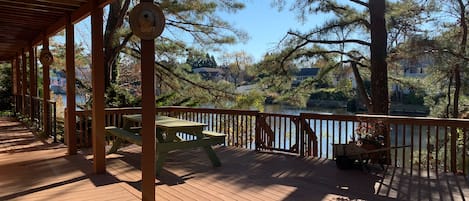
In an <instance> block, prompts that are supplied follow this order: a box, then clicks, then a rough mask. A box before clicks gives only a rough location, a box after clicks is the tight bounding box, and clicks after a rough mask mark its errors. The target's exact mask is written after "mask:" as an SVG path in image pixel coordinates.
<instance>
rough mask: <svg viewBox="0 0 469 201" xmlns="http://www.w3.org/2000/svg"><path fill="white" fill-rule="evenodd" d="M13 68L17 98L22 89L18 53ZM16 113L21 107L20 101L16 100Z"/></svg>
mask: <svg viewBox="0 0 469 201" xmlns="http://www.w3.org/2000/svg"><path fill="white" fill-rule="evenodd" d="M15 68H16V95H17V97H19V95H20V94H21V91H22V88H21V70H20V57H19V55H18V53H16V56H15ZM16 100H17V102H16V104H17V105H16V111H15V112H16V113H19V112H21V107H22V104H23V103H22V100H20V99H16Z"/></svg>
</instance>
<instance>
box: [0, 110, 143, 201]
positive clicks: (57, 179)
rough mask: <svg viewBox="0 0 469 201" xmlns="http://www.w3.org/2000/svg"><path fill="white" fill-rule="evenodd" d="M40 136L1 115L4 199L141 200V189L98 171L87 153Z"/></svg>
mask: <svg viewBox="0 0 469 201" xmlns="http://www.w3.org/2000/svg"><path fill="white" fill-rule="evenodd" d="M66 152H67V149H66V147H65V146H63V145H62V144H54V143H51V142H49V141H41V140H39V139H38V138H37V137H36V136H35V135H33V133H31V132H30V131H29V130H28V129H27V128H25V127H24V126H23V125H22V124H20V123H18V122H14V121H12V120H11V119H4V118H3V119H0V189H1V190H0V200H28V201H29V200H57V201H59V200H60V201H63V200H70V201H75V200H77V201H78V200H80V201H87V200H90V201H91V200H93V201H94V200H103V201H105V200H128V201H131V200H140V192H139V191H137V190H135V188H133V187H130V186H129V184H128V183H126V182H122V181H119V180H118V179H116V178H114V177H113V176H111V175H110V174H104V175H96V174H93V172H92V164H91V163H90V161H89V160H87V159H86V158H85V157H84V156H83V155H74V156H69V155H67V153H66Z"/></svg>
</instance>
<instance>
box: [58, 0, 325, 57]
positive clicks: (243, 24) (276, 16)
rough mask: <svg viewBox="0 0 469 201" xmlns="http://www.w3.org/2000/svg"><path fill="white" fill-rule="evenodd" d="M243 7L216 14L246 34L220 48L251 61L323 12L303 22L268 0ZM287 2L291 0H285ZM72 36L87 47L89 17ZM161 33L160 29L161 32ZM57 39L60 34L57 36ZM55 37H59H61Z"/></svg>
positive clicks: (311, 24)
mask: <svg viewBox="0 0 469 201" xmlns="http://www.w3.org/2000/svg"><path fill="white" fill-rule="evenodd" d="M242 2H244V3H245V8H244V9H243V10H241V11H239V12H237V13H221V12H220V13H218V14H219V15H220V17H221V18H222V19H224V20H226V21H228V22H229V23H231V24H232V25H233V26H234V27H235V28H237V29H241V30H243V31H244V32H246V33H247V34H248V36H249V39H248V41H246V42H245V43H238V44H235V45H225V46H223V47H222V49H223V50H224V51H225V52H227V53H233V52H238V51H244V52H246V53H248V54H249V55H251V56H252V57H253V59H254V62H258V61H260V60H261V59H262V57H263V55H265V53H267V52H269V51H271V50H273V49H275V48H276V46H277V44H278V43H279V42H280V40H281V39H282V38H283V37H284V36H285V35H286V33H287V32H288V30H291V29H293V30H299V31H307V30H310V29H312V28H314V27H316V26H318V25H320V24H322V22H323V21H324V15H322V16H318V17H310V18H309V19H308V20H307V21H306V22H305V23H304V24H303V23H301V22H299V20H298V19H297V17H296V13H295V12H293V11H290V10H289V7H288V6H287V7H286V8H284V9H283V10H282V11H279V9H278V8H277V7H273V6H272V0H244V1H242ZM288 2H291V1H290V0H288ZM76 29H79V31H75V39H76V43H82V44H83V45H85V46H87V47H85V49H87V48H90V47H91V44H89V42H90V41H91V39H90V38H91V37H90V36H89V35H87V34H86V35H84V34H83V33H90V32H91V30H90V19H89V17H88V18H86V19H85V20H83V21H81V22H80V23H78V24H77V25H76ZM163 34H164V32H163ZM59 38H60V37H59ZM58 40H63V37H61V39H58ZM209 53H210V54H212V55H215V57H216V58H217V61H220V60H221V59H220V58H219V57H221V56H220V55H223V53H222V52H220V53H216V52H209Z"/></svg>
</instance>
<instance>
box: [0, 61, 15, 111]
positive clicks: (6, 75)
mask: <svg viewBox="0 0 469 201" xmlns="http://www.w3.org/2000/svg"><path fill="white" fill-rule="evenodd" d="M11 77H12V73H11V66H10V65H7V64H0V111H4V110H10V109H11V96H12V95H13V93H12V88H13V84H12V79H11Z"/></svg>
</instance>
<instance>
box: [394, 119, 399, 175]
mask: <svg viewBox="0 0 469 201" xmlns="http://www.w3.org/2000/svg"><path fill="white" fill-rule="evenodd" d="M397 130H398V125H397V123H394V136H395V139H394V146H395V147H397V146H398V141H399V138H398V136H399V135H398V134H397ZM394 167H398V160H397V149H394Z"/></svg>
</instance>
